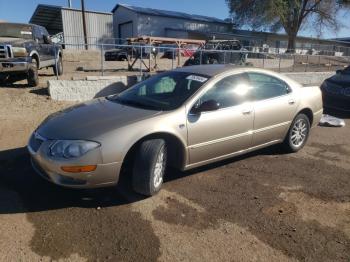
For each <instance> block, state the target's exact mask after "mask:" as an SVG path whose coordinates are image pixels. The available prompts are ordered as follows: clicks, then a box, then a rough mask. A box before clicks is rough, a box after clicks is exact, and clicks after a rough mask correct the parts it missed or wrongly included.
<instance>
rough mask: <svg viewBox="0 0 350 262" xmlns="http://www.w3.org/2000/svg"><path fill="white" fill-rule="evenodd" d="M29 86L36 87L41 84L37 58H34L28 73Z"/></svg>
mask: <svg viewBox="0 0 350 262" xmlns="http://www.w3.org/2000/svg"><path fill="white" fill-rule="evenodd" d="M27 81H28V86H30V87H35V86H37V85H39V75H38V62H37V61H36V59H35V58H32V62H31V63H30V67H29V70H28V73H27Z"/></svg>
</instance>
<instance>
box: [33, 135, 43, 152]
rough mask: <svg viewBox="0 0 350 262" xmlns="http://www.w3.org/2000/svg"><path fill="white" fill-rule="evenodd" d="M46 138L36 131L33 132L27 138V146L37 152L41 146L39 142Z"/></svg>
mask: <svg viewBox="0 0 350 262" xmlns="http://www.w3.org/2000/svg"><path fill="white" fill-rule="evenodd" d="M45 140H46V139H45V138H43V137H42V136H40V135H39V134H38V133H37V132H34V133H33V134H32V136H31V137H30V140H29V146H30V148H31V149H32V150H33V151H34V152H37V151H38V150H39V148H40V146H41V144H42V143H43V142H44V141H45Z"/></svg>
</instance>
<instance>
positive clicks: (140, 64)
mask: <svg viewBox="0 0 350 262" xmlns="http://www.w3.org/2000/svg"><path fill="white" fill-rule="evenodd" d="M141 78H142V46H140V80H141Z"/></svg>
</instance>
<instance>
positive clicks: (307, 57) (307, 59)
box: [305, 55, 309, 72]
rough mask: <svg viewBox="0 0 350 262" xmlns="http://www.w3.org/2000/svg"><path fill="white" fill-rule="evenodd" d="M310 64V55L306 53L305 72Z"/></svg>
mask: <svg viewBox="0 0 350 262" xmlns="http://www.w3.org/2000/svg"><path fill="white" fill-rule="evenodd" d="M308 65H309V56H308V55H306V63H305V72H307V67H308Z"/></svg>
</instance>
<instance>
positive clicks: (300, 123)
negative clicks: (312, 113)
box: [284, 114, 310, 152]
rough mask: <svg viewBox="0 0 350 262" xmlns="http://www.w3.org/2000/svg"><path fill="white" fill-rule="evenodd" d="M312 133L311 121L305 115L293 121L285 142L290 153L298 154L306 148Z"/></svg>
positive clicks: (300, 115) (298, 116)
mask: <svg viewBox="0 0 350 262" xmlns="http://www.w3.org/2000/svg"><path fill="white" fill-rule="evenodd" d="M309 133H310V120H309V118H308V117H307V116H306V115H304V114H299V115H297V116H296V117H295V119H294V120H293V122H292V124H291V126H290V128H289V131H288V134H287V136H286V138H285V140H284V147H285V149H286V150H287V151H288V152H297V151H299V150H300V149H302V148H303V147H304V145H305V144H306V141H307V139H308V137H309Z"/></svg>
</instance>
